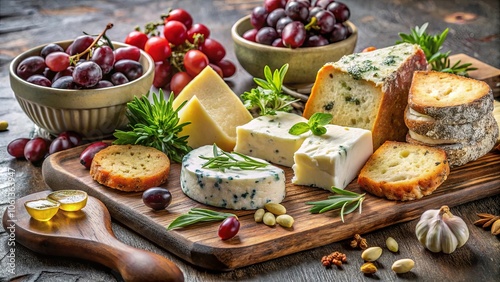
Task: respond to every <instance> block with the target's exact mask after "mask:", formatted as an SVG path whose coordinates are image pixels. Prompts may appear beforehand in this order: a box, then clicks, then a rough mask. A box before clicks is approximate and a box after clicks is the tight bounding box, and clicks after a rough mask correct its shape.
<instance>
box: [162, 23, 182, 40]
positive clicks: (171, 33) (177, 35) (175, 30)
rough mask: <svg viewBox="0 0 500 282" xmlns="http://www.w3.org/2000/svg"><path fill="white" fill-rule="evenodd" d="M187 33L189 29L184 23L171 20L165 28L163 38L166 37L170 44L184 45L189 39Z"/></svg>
mask: <svg viewBox="0 0 500 282" xmlns="http://www.w3.org/2000/svg"><path fill="white" fill-rule="evenodd" d="M187 31H188V29H187V28H186V26H185V25H184V24H183V23H181V22H179V21H174V20H169V21H167V22H166V23H165V26H164V27H163V36H165V38H166V39H167V40H168V42H169V43H172V44H174V45H182V44H183V43H184V42H185V41H186V39H187V36H188V34H187Z"/></svg>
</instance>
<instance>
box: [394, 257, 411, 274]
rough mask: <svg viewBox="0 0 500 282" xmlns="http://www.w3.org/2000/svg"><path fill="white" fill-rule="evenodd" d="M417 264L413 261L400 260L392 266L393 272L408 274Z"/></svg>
mask: <svg viewBox="0 0 500 282" xmlns="http://www.w3.org/2000/svg"><path fill="white" fill-rule="evenodd" d="M413 266H415V262H414V261H413V260H411V259H400V260H397V261H395V262H394V263H393V264H392V270H393V271H394V272H396V273H406V272H408V271H410V270H412V268H413Z"/></svg>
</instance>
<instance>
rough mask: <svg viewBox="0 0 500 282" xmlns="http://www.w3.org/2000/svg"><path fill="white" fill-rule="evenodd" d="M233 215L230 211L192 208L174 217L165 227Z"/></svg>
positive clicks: (176, 226) (220, 218)
mask: <svg viewBox="0 0 500 282" xmlns="http://www.w3.org/2000/svg"><path fill="white" fill-rule="evenodd" d="M231 216H234V217H236V218H237V216H236V215H235V214H232V213H224V212H216V211H212V210H207V209H201V208H192V209H191V210H189V212H188V213H185V214H182V215H180V216H178V217H177V218H175V219H174V220H173V221H172V222H171V223H170V224H169V225H168V227H167V230H172V229H175V228H182V227H186V226H189V225H192V224H195V223H198V222H210V221H222V220H224V219H226V218H228V217H231Z"/></svg>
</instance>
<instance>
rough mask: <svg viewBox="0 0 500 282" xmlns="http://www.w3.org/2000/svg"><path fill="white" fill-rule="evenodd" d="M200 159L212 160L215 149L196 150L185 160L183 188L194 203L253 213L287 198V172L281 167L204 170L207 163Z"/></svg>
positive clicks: (182, 170)
mask: <svg viewBox="0 0 500 282" xmlns="http://www.w3.org/2000/svg"><path fill="white" fill-rule="evenodd" d="M199 156H205V157H213V146H202V147H200V148H198V149H195V150H193V151H191V152H190V153H189V154H187V155H185V156H184V159H183V161H182V168H181V189H182V191H183V192H184V194H186V195H187V196H188V197H190V198H191V199H193V200H195V201H198V202H200V203H203V204H206V205H209V206H214V207H219V208H225V209H234V210H253V209H258V208H262V207H263V206H264V205H265V204H266V203H269V202H273V203H280V202H281V201H283V199H284V198H285V172H284V171H283V170H282V169H280V168H278V167H275V166H273V165H271V164H269V165H267V166H265V167H262V168H257V169H253V170H242V169H238V168H229V169H225V170H224V171H221V170H217V169H209V168H203V165H204V164H205V163H206V162H207V160H205V159H202V158H200V157H199ZM237 158H238V157H237ZM255 159H256V158H255ZM257 160H258V161H261V162H265V161H264V160H259V159H257Z"/></svg>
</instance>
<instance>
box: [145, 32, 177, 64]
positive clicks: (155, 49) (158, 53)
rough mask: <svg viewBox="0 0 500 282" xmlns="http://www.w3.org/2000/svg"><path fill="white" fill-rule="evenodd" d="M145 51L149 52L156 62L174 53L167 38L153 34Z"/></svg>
mask: <svg viewBox="0 0 500 282" xmlns="http://www.w3.org/2000/svg"><path fill="white" fill-rule="evenodd" d="M144 51H146V53H148V54H149V55H150V56H151V58H153V60H154V61H155V62H161V61H164V60H166V59H167V58H169V57H170V55H172V49H170V45H169V42H168V40H167V39H165V38H163V37H160V36H152V37H151V38H149V39H148V41H147V42H146V45H144Z"/></svg>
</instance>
